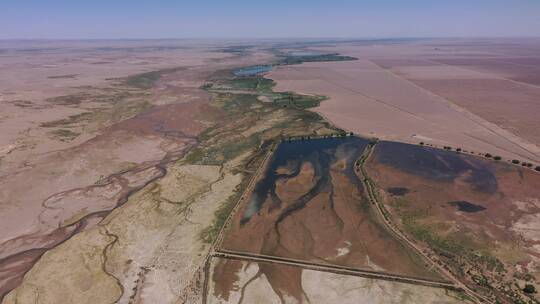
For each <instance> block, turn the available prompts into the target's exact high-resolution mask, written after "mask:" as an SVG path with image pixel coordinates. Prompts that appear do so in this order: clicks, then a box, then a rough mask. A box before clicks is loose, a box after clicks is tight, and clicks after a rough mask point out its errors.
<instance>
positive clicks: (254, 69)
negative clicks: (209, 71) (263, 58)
mask: <svg viewBox="0 0 540 304" xmlns="http://www.w3.org/2000/svg"><path fill="white" fill-rule="evenodd" d="M271 70H272V66H271V65H254V66H248V67H245V68H240V69H236V70H234V72H233V74H234V75H235V76H239V77H247V76H256V75H259V74H263V73H266V72H270V71H271Z"/></svg>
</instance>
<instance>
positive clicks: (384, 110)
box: [269, 40, 540, 162]
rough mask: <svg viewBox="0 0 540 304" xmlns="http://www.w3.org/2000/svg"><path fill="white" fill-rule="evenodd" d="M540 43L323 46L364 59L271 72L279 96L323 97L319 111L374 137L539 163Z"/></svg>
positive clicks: (329, 117) (411, 43)
mask: <svg viewBox="0 0 540 304" xmlns="http://www.w3.org/2000/svg"><path fill="white" fill-rule="evenodd" d="M539 48H540V41H537V40H502V41H489V40H486V41H485V40H481V41H467V40H464V41H459V40H458V41H447V40H425V41H422V40H420V41H415V40H411V41H407V40H405V41H380V42H378V41H364V42H351V43H349V44H348V45H343V44H340V45H337V46H327V47H318V48H315V49H317V50H319V51H325V52H339V53H342V54H344V55H349V56H353V57H356V58H358V59H359V60H357V61H352V62H332V63H305V64H302V65H300V66H298V65H295V66H285V67H280V68H278V69H276V70H275V71H273V72H271V73H270V76H269V77H271V78H272V79H275V80H276V81H277V83H278V85H277V89H279V90H292V91H298V92H301V93H306V94H310V93H311V94H323V95H326V96H329V97H330V101H329V102H326V103H323V104H322V105H321V107H320V108H318V109H317V111H318V112H320V113H321V114H323V115H324V116H325V117H326V118H328V119H329V120H330V121H332V122H334V123H336V124H337V125H339V126H340V127H342V128H345V129H347V130H351V131H354V132H355V133H359V134H363V135H366V136H376V137H380V138H384V139H388V140H398V141H405V142H416V143H418V142H420V141H424V142H430V143H432V144H436V145H440V146H443V145H450V146H454V147H462V148H465V149H468V150H472V151H475V152H476V153H486V152H488V153H491V154H499V155H501V156H504V157H505V158H510V159H511V158H518V159H522V160H529V161H536V162H539V161H540V148H539V147H538V145H540V138H539V137H538V132H535V130H537V129H538V128H540V125H539V124H538V121H540V120H538V119H537V114H538V113H540V102H539V101H538V100H540V98H539V97H540V88H539V87H538V86H537V84H536V82H535V81H536V80H535V79H536V78H535V77H536V76H535V75H538V69H539V65H540V60H539V57H538V54H539V52H538V49H539Z"/></svg>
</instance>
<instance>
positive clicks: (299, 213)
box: [222, 159, 439, 278]
mask: <svg viewBox="0 0 540 304" xmlns="http://www.w3.org/2000/svg"><path fill="white" fill-rule="evenodd" d="M313 166H314V164H313V163H311V162H304V163H303V164H302V166H301V169H300V172H299V173H298V175H296V176H293V177H286V178H279V179H277V181H276V194H277V196H278V199H279V201H280V203H279V204H277V203H276V202H275V201H274V200H273V199H272V198H271V197H269V198H268V199H267V200H266V201H265V202H264V203H263V205H262V209H261V210H260V211H259V212H258V214H257V215H253V216H252V217H251V219H250V220H249V221H248V222H247V223H243V222H242V216H243V214H244V212H245V208H247V206H244V210H242V209H240V210H239V212H237V214H236V216H235V219H234V221H233V225H232V227H231V228H230V230H229V231H228V232H226V236H225V239H224V242H223V245H222V246H223V248H224V249H227V250H233V251H242V252H252V253H260V254H265V255H272V256H280V257H287V258H294V259H300V260H308V261H314V262H319V263H321V262H322V263H329V264H334V265H341V266H349V267H356V268H361V269H369V270H375V271H385V272H390V273H397V274H402V275H410V276H415V277H428V278H439V277H438V275H436V274H434V273H432V272H431V271H429V270H427V269H426V268H425V265H424V264H423V262H422V260H421V259H420V258H418V257H416V256H415V255H414V254H413V253H411V252H410V251H409V249H408V248H407V247H406V246H404V245H403V244H401V243H400V242H399V241H397V240H396V239H394V237H393V236H392V234H391V233H389V232H388V231H387V230H386V229H385V228H384V226H383V225H381V224H380V223H379V222H378V220H377V217H376V215H375V213H373V211H372V210H371V207H370V206H369V203H368V202H367V199H366V197H365V194H364V190H363V189H362V187H361V185H360V184H359V181H356V182H352V181H351V178H350V176H347V169H350V168H347V166H348V164H347V163H346V162H345V160H344V159H338V160H336V161H335V162H334V163H333V164H332V167H331V169H330V175H331V176H330V178H331V187H330V186H329V187H327V188H324V189H323V190H322V191H321V192H319V193H317V194H316V195H314V196H313V197H312V198H310V199H309V201H308V202H307V203H306V204H305V205H304V206H303V207H300V208H298V207H295V208H294V209H293V208H292V206H293V204H296V203H297V201H300V198H301V197H303V196H305V195H306V194H307V193H308V192H312V191H313V189H315V184H317V183H318V180H317V178H316V177H314V171H313ZM277 171H279V172H283V171H284V169H282V168H281V167H280V168H278V169H277ZM246 201H247V202H249V199H248V200H246Z"/></svg>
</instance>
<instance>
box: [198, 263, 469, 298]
mask: <svg viewBox="0 0 540 304" xmlns="http://www.w3.org/2000/svg"><path fill="white" fill-rule="evenodd" d="M229 263H232V264H236V266H237V267H234V268H233V272H231V273H229V274H228V276H227V277H223V273H222V272H216V269H218V268H219V267H220V265H223V264H229ZM211 273H213V274H214V276H212V278H211V280H212V281H211V283H210V284H209V290H208V303H261V304H263V303H264V304H266V303H276V304H277V303H448V304H449V303H464V302H463V300H460V299H459V298H457V296H456V294H455V293H452V292H449V291H445V290H444V289H439V288H431V287H425V286H417V285H409V284H403V283H396V282H390V281H383V280H372V279H366V278H360V277H354V276H346V275H337V274H333V273H326V272H319V271H314V270H302V269H300V268H295V267H290V266H282V265H269V264H257V263H249V262H243V261H233V260H223V259H219V258H213V259H212V266H211ZM217 274H219V277H216V276H215V275H217ZM222 278H227V279H225V280H224V279H222ZM280 282H281V283H282V284H284V285H298V286H299V287H300V294H298V295H295V294H290V293H288V291H287V288H286V287H285V289H284V288H283V287H281V286H280ZM224 285H226V286H228V289H227V290H226V291H225V292H224V290H223V287H224Z"/></svg>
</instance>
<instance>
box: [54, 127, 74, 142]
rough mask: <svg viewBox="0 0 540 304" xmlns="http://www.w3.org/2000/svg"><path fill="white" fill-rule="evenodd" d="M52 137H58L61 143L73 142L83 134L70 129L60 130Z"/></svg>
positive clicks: (55, 131)
mask: <svg viewBox="0 0 540 304" xmlns="http://www.w3.org/2000/svg"><path fill="white" fill-rule="evenodd" d="M51 134H52V135H54V136H55V137H57V138H58V139H59V140H61V141H72V140H74V139H75V138H77V137H78V136H79V135H81V133H77V132H74V131H72V130H68V129H58V130H54V131H52V132H51Z"/></svg>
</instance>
